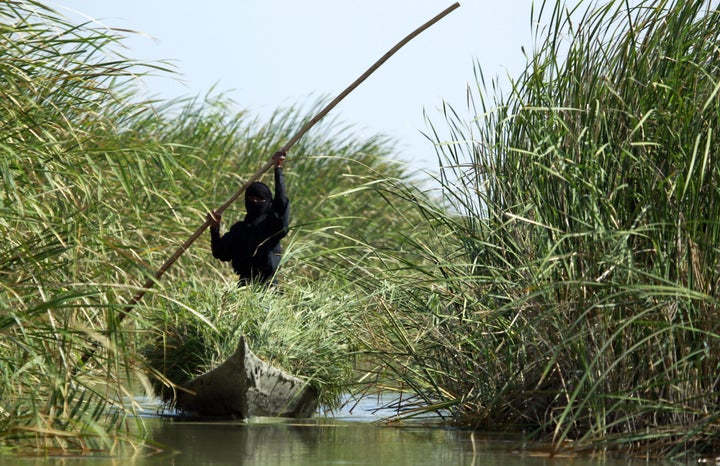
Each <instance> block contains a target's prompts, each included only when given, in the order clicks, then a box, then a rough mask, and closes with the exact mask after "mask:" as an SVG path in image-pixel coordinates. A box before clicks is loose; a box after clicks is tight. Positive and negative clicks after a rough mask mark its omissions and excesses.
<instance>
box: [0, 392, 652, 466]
mask: <svg viewBox="0 0 720 466" xmlns="http://www.w3.org/2000/svg"><path fill="white" fill-rule="evenodd" d="M376 406H377V405H375V407H376ZM355 408H356V410H355V411H354V412H348V411H345V412H338V413H335V416H333V417H324V416H317V417H315V418H313V419H306V420H290V419H271V418H253V419H251V420H249V421H248V422H241V421H232V422H188V421H179V420H177V419H168V418H161V417H158V416H155V415H150V416H147V417H145V419H144V420H145V423H146V425H147V427H148V430H149V432H150V442H151V443H153V444H155V445H156V446H157V452H158V453H157V454H155V455H151V456H145V455H139V456H133V457H129V456H125V457H123V458H98V457H94V458H87V457H86V458H43V459H28V458H25V459H19V458H10V457H2V456H0V465H3V464H13V465H37V466H41V465H42V466H49V465H62V466H75V465H78V466H79V465H84V466H105V465H113V466H114V465H123V466H125V465H135V466H156V465H173V466H181V465H193V466H198V465H257V466H283V465H293V466H306V465H307V466H309V465H312V466H321V465H360V466H361V465H374V466H376V465H393V466H402V465H414V466H415V465H418V466H422V465H432V466H437V465H463V466H481V465H482V466H494V465H510V466H513V465H533V466H540V465H548V466H550V465H552V466H564V465H570V464H572V465H573V466H588V465H603V466H616V465H630V464H641V462H639V461H638V462H630V461H617V460H609V459H582V458H554V459H550V458H547V457H542V456H533V455H531V454H528V453H527V452H526V451H521V450H520V447H521V446H522V445H521V444H520V443H519V441H518V440H517V439H513V438H510V437H495V436H488V435H480V434H477V433H476V434H471V433H470V432H467V431H461V430H451V429H441V428H437V427H430V426H420V425H416V426H406V427H387V426H384V425H381V424H376V423H373V422H371V421H372V420H374V419H377V418H379V417H380V416H386V415H388V413H387V412H375V411H372V410H370V409H366V408H364V407H363V406H356V407H355ZM148 414H149V413H148ZM642 464H644V465H646V466H647V465H648V464H649V463H647V462H642Z"/></svg>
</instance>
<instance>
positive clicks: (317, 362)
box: [0, 1, 402, 452]
mask: <svg viewBox="0 0 720 466" xmlns="http://www.w3.org/2000/svg"><path fill="white" fill-rule="evenodd" d="M0 18H2V21H1V22H2V23H3V26H2V28H1V29H0V92H2V99H0V125H2V136H0V152H1V153H0V232H1V233H2V235H3V237H4V238H5V241H4V242H3V243H2V245H0V274H1V275H2V283H1V284H0V306H2V309H3V310H4V311H3V313H2V316H0V332H1V333H2V338H0V361H2V364H0V399H1V400H2V402H1V403H0V443H2V444H3V445H8V446H20V447H22V446H28V447H30V448H60V449H63V450H80V451H86V452H87V451H90V450H104V451H105V450H111V449H113V448H115V447H117V446H118V444H120V443H123V442H124V441H129V442H137V441H138V440H139V438H136V439H134V440H133V439H132V435H131V432H135V434H133V435H139V436H142V425H141V424H142V421H141V418H140V417H138V416H135V414H136V410H137V405H136V403H135V400H134V397H135V396H136V395H138V394H142V393H143V390H144V389H145V387H146V386H147V385H149V384H146V383H144V382H145V381H147V378H148V376H150V377H151V378H152V377H155V376H162V375H163V374H158V373H153V372H152V371H150V370H149V367H148V366H147V365H146V364H145V359H144V358H143V354H148V353H149V352H150V350H151V349H152V350H156V351H159V352H161V353H162V354H167V352H168V351H171V350H173V349H174V348H173V346H172V345H169V344H165V345H164V346H160V347H157V348H149V347H148V342H149V341H159V340H152V338H154V337H157V338H158V339H160V340H163V341H164V342H165V343H167V342H170V341H173V342H178V341H179V339H180V336H187V335H188V334H191V335H192V336H193V337H194V339H193V340H191V341H186V342H184V343H183V345H184V346H182V347H180V349H183V350H185V353H181V354H176V355H175V357H176V358H178V359H180V358H184V357H193V358H195V367H194V369H193V370H195V371H196V370H197V369H198V368H200V367H205V368H207V367H209V366H211V365H212V364H214V363H215V362H217V361H218V360H220V359H222V358H223V357H224V356H228V355H229V353H226V354H224V353H225V352H226V351H229V349H230V348H233V349H234V345H235V344H236V343H237V334H238V332H248V334H250V335H252V337H253V338H256V341H257V343H253V342H252V340H251V344H253V350H254V351H255V352H256V353H257V354H258V355H260V356H263V357H266V358H268V359H269V360H271V361H273V362H275V363H277V364H278V365H279V366H282V367H283V368H285V369H286V370H288V371H290V372H295V373H297V374H299V375H301V376H305V377H308V378H310V379H312V383H314V384H315V385H316V387H318V388H319V389H320V390H321V393H322V397H323V401H324V402H325V403H326V405H327V406H330V407H331V406H334V404H336V403H337V399H338V396H339V394H340V393H341V392H342V391H344V386H345V384H347V383H350V374H349V370H350V368H351V367H352V361H353V358H354V355H353V350H352V347H351V346H350V345H349V343H348V342H347V341H345V339H344V338H345V337H344V334H345V332H346V331H347V327H346V326H345V325H343V324H342V322H343V320H344V316H345V315H346V310H347V311H350V310H352V309H353V308H352V307H350V306H348V307H343V306H342V305H340V304H336V303H337V300H338V299H339V298H338V297H337V289H338V288H337V287H336V286H334V285H331V284H330V282H327V281H324V282H322V283H321V284H320V285H318V288H315V286H314V285H313V286H311V285H310V283H311V282H309V281H307V277H317V276H318V275H319V274H318V271H319V270H321V269H322V268H323V267H329V265H327V264H330V263H331V262H332V258H330V256H327V255H323V254H319V253H316V252H314V251H315V250H316V248H315V246H314V245H315V243H318V244H320V243H322V245H323V246H322V247H321V248H320V249H321V250H322V251H332V250H335V249H338V248H340V246H339V245H340V244H341V243H342V241H344V240H343V239H342V238H343V237H342V235H339V234H337V233H338V232H341V231H343V230H344V229H346V228H350V227H351V228H353V230H354V231H356V232H358V233H361V234H367V235H369V236H372V235H375V234H377V229H376V230H371V229H370V226H366V225H365V224H364V222H362V221H361V220H359V219H358V218H357V217H358V210H357V209H356V210H355V211H351V210H349V209H347V213H342V214H339V212H341V210H340V209H346V208H347V207H348V206H349V205H352V203H351V201H350V199H349V198H347V197H343V196H341V195H339V194H340V193H343V192H345V191H347V190H349V189H352V187H353V186H355V185H357V184H359V183H360V182H359V181H358V180H361V179H363V178H364V177H367V176H369V174H371V173H375V172H376V171H384V172H386V173H388V174H389V175H390V176H402V170H401V169H400V168H399V167H397V166H394V165H391V164H389V163H388V162H386V161H385V160H384V159H385V157H386V156H387V155H388V154H389V149H388V147H387V141H386V140H384V139H382V138H375V139H368V140H365V141H358V140H356V139H355V138H353V137H352V134H351V132H350V130H349V129H348V128H344V129H341V128H337V125H334V124H331V123H326V124H325V125H320V126H318V127H317V128H315V129H314V130H313V131H312V132H311V133H310V134H308V135H306V137H305V138H304V139H303V141H301V142H300V143H299V144H297V145H296V147H295V148H293V151H292V153H291V154H290V157H289V159H288V161H287V163H286V165H287V169H286V176H287V179H288V190H289V192H290V195H291V197H292V198H293V204H292V212H293V220H292V222H293V223H292V226H293V228H292V233H291V235H290V236H289V237H288V238H287V242H286V245H287V253H286V264H285V265H284V270H287V274H286V275H283V276H282V277H280V280H281V282H282V283H283V290H284V294H283V295H282V296H274V295H273V296H269V297H263V298H261V297H257V296H252V295H250V296H242V295H240V294H238V293H230V292H229V291H228V290H218V287H217V285H216V283H217V282H218V281H220V282H221V283H226V282H228V281H232V280H233V277H232V272H231V270H230V269H229V267H228V266H227V265H226V264H221V263H219V262H217V261H214V260H212V259H211V255H210V252H209V248H208V239H207V238H201V239H200V240H199V241H198V242H197V244H195V245H194V246H193V247H192V248H190V249H189V250H188V251H187V252H186V253H185V254H184V255H183V256H182V257H181V258H180V259H179V260H178V261H177V262H176V263H175V265H174V266H173V267H172V268H171V269H170V270H169V271H168V272H167V273H166V274H165V275H164V277H163V278H162V280H161V281H159V282H158V283H157V284H156V285H155V286H154V287H153V290H152V291H151V293H149V294H148V295H147V296H146V297H145V298H144V300H143V301H141V302H140V303H138V304H137V305H135V306H133V307H131V308H129V309H126V307H125V303H127V302H128V301H130V298H131V297H132V296H133V295H134V294H135V293H136V292H137V291H138V287H139V286H140V284H141V283H144V282H145V281H146V280H147V279H148V278H149V277H151V276H152V275H153V274H154V272H155V270H156V269H158V268H159V266H160V265H161V264H162V263H163V262H164V261H165V260H166V259H167V258H168V257H169V256H170V254H171V253H172V252H173V251H174V250H175V249H176V248H177V247H178V245H179V244H180V243H181V242H182V241H183V240H185V239H186V238H188V237H190V236H191V234H192V232H194V231H195V229H196V228H197V226H199V225H201V224H202V223H203V222H204V220H205V215H206V213H207V212H208V211H210V210H211V209H212V208H213V207H215V206H217V205H220V204H222V203H223V202H224V201H225V200H226V199H227V198H228V197H229V196H230V195H231V194H232V193H234V192H235V191H236V190H237V188H239V187H240V186H241V185H242V184H243V180H244V179H246V178H247V177H248V176H250V175H251V174H253V173H254V172H255V171H256V170H257V168H258V167H259V166H261V165H262V163H263V162H264V161H265V160H267V159H268V158H269V157H270V156H271V155H272V153H273V152H274V150H275V149H276V147H277V146H279V145H280V144H282V143H283V141H284V140H285V139H286V138H287V137H288V135H289V134H291V133H292V132H293V130H294V129H295V128H297V127H298V126H300V122H302V121H305V120H306V118H309V117H308V116H306V112H313V111H314V110H315V109H314V108H313V107H311V108H308V109H302V108H291V109H287V110H282V111H278V112H277V114H276V115H274V116H273V117H272V118H271V119H270V120H269V121H267V122H261V121H258V120H252V119H250V118H248V116H247V114H245V113H244V112H241V111H238V110H236V105H235V103H234V102H232V101H231V100H229V99H228V98H226V97H225V96H223V95H219V96H208V97H207V98H206V99H204V100H200V99H179V100H177V101H171V102H145V101H141V102H138V99H137V95H136V94H135V87H134V79H136V78H137V77H138V76H142V75H143V74H144V73H150V72H160V73H164V72H167V71H168V70H167V69H165V68H164V67H163V66H162V65H160V64H151V65H141V64H138V63H134V62H132V61H130V60H127V59H125V58H124V57H122V56H118V55H115V54H114V53H113V51H112V49H113V48H114V47H115V46H116V45H117V43H118V42H119V41H120V40H121V38H120V37H119V36H116V35H114V33H113V32H112V31H108V30H100V31H98V30H94V29H92V28H91V27H90V26H88V25H79V26H78V25H75V24H71V23H69V22H68V21H67V20H65V19H64V18H62V17H60V16H59V15H57V14H56V13H55V12H53V11H52V10H50V9H48V8H47V7H45V6H44V5H43V4H41V3H37V2H30V1H27V2H25V1H23V2H0ZM310 116H312V115H310ZM335 128H337V129H335ZM330 134H333V136H332V137H331V136H330ZM360 198H361V197H360ZM365 201H366V202H365V203H364V204H363V205H362V209H363V210H362V212H363V214H372V213H373V212H375V211H379V210H381V209H382V208H383V203H382V200H381V199H366V200H365ZM242 215H244V214H243V213H242V212H241V207H238V208H233V209H229V210H228V211H226V213H225V225H229V224H231V223H232V222H233V221H234V219H233V217H241V216H242ZM328 219H331V220H328ZM308 254H310V255H313V254H314V257H315V258H314V259H313V260H312V261H308V260H306V259H305V256H306V255H308ZM323 284H324V285H323ZM245 305H248V306H249V307H248V309H249V310H250V311H251V312H249V313H246V312H245V309H244V307H245ZM268 308H270V311H268V310H267V309H268ZM241 310H242V311H243V312H240V311H241ZM174 311H178V312H177V314H174V313H173V312H174ZM191 311H192V312H191ZM123 313H129V314H128V317H127V318H125V319H124V321H123V322H122V325H119V321H120V320H121V319H120V316H121V315H122V314H123ZM201 316H205V317H204V318H203V319H201ZM239 317H242V318H243V319H246V320H237V319H238V318H239ZM281 324H282V326H281ZM218 329H224V330H227V333H219V332H218ZM273 348H275V349H273ZM161 372H162V371H161ZM164 375H167V376H172V375H173V373H172V372H171V373H170V374H164ZM186 375H189V374H187V371H186ZM128 416H130V418H128ZM129 420H133V422H128V421H129ZM133 424H137V428H132V429H130V428H129V426H131V425H133Z"/></svg>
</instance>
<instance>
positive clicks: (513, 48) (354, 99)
mask: <svg viewBox="0 0 720 466" xmlns="http://www.w3.org/2000/svg"><path fill="white" fill-rule="evenodd" d="M452 3H454V1H452V0H448V1H444V0H407V1H404V0H403V1H400V0H363V1H341V0H206V1H205V2H199V1H197V0H122V1H97V0H52V3H50V4H51V5H52V6H54V7H56V8H57V9H58V10H59V11H60V12H61V13H63V14H64V15H66V16H68V17H69V18H71V19H77V20H78V21H82V20H87V19H88V18H90V19H95V20H98V21H99V22H100V23H102V24H103V25H105V26H108V27H120V28H127V29H132V30H136V31H140V32H142V33H144V34H146V36H142V35H140V36H135V37H131V38H130V39H129V40H128V41H126V42H125V43H126V45H127V46H128V49H127V50H125V51H124V53H125V54H126V55H127V56H128V58H133V59H142V60H161V59H163V60H173V61H174V63H175V65H176V66H177V70H178V72H179V73H180V74H181V77H182V79H183V81H184V82H182V83H178V82H175V81H174V80H173V79H170V78H163V79H161V80H157V79H153V80H147V81H146V82H145V87H146V89H147V92H148V94H150V95H154V96H160V97H166V98H174V97H178V96H195V95H198V94H204V93H206V92H207V91H208V90H209V89H210V88H211V87H212V86H213V85H215V84H216V85H217V86H216V88H217V89H218V90H220V91H230V92H229V95H230V96H231V97H232V98H233V99H234V100H235V101H236V102H237V103H238V105H239V107H241V108H243V109H247V110H250V111H251V112H253V113H255V114H257V115H259V116H261V117H263V116H266V115H269V114H271V113H272V111H273V110H275V109H276V108H278V107H286V106H290V105H302V104H303V103H308V102H314V101H315V100H316V98H318V97H320V96H327V97H329V98H332V97H335V95H337V94H338V93H339V92H340V91H342V90H343V89H344V88H345V87H347V86H348V85H349V84H350V83H351V82H352V81H354V80H355V79H356V78H357V77H358V76H359V75H360V74H361V73H362V72H364V71H365V70H366V69H367V68H368V67H369V66H370V65H371V64H372V63H374V62H375V61H376V60H377V59H378V58H380V57H381V56H382V55H383V54H384V53H385V52H387V51H388V50H389V49H390V48H391V47H392V46H393V45H395V44H396V43H397V42H398V41H399V40H400V39H402V38H403V37H405V35H407V34H408V33H410V32H411V31H412V30H414V29H415V28H416V27H418V26H420V25H421V24H422V23H424V22H425V21H427V20H429V19H430V18H432V17H433V16H435V15H436V14H438V13H439V12H441V11H442V10H444V9H445V8H447V7H448V6H450V5H451V4H452ZM460 4H461V6H460V8H458V9H456V10H455V11H454V12H452V13H450V15H449V16H447V17H445V18H444V19H443V20H441V21H440V22H439V23H437V24H435V25H434V26H433V27H432V28H430V29H428V30H427V31H425V32H423V33H422V34H421V35H420V36H419V37H417V38H416V39H414V40H413V41H411V42H410V43H409V44H407V45H406V46H405V47H404V48H403V49H402V50H400V51H399V52H398V53H397V54H396V55H394V56H393V57H392V58H391V59H390V60H389V61H388V62H386V63H385V64H384V65H383V66H382V67H381V68H380V69H379V70H378V71H376V72H375V73H374V74H373V75H372V76H371V77H370V78H368V80H367V81H365V82H364V83H363V84H362V85H361V86H360V87H359V88H358V89H356V90H355V91H354V92H353V93H352V94H351V95H349V96H348V97H347V98H346V99H345V100H344V101H343V102H342V103H341V104H340V105H339V106H338V107H336V108H335V109H334V110H333V111H332V113H331V114H330V115H329V116H328V117H329V118H333V117H336V118H338V119H339V120H340V121H342V122H344V123H348V124H352V125H353V127H354V128H355V129H356V133H357V134H358V135H370V134H376V133H382V134H386V135H388V136H390V137H391V138H393V139H394V140H396V141H397V149H398V155H399V156H400V157H401V158H402V159H403V160H412V165H411V168H412V169H423V170H428V171H431V172H435V171H437V169H436V165H437V163H436V157H435V152H434V149H433V146H432V144H431V143H430V142H429V141H427V140H426V139H425V137H424V136H423V135H422V134H421V132H423V131H426V130H427V126H426V124H425V121H424V119H423V110H425V111H426V112H427V113H428V114H429V116H430V118H431V119H432V121H433V122H434V123H436V124H437V125H439V126H441V127H442V124H443V122H444V119H443V118H442V115H441V113H440V112H439V108H440V107H441V105H442V102H443V100H445V101H447V102H449V103H450V104H451V105H453V106H454V107H455V108H457V109H458V110H461V111H463V110H464V108H465V97H466V88H467V86H468V85H471V86H472V85H474V75H473V63H474V61H475V60H477V61H478V62H479V63H480V65H481V66H482V69H483V72H484V73H485V76H486V78H488V79H490V78H493V77H495V76H500V77H501V79H502V80H503V82H504V81H505V80H506V78H505V75H507V74H508V73H510V74H511V75H513V76H515V75H517V74H518V73H519V72H520V71H521V70H522V69H523V68H524V64H525V57H524V55H523V53H522V51H521V46H525V47H526V49H532V41H531V30H532V28H531V24H530V11H531V5H532V1H531V0H506V1H498V0H464V1H461V2H460ZM80 13H82V14H83V15H84V16H83V15H80ZM280 142H282V141H280Z"/></svg>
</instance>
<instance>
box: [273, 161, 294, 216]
mask: <svg viewBox="0 0 720 466" xmlns="http://www.w3.org/2000/svg"><path fill="white" fill-rule="evenodd" d="M286 156H287V154H286V153H285V152H281V151H279V152H276V153H275V155H273V161H274V162H275V196H273V204H274V206H273V207H275V209H277V210H285V209H287V206H288V204H289V202H290V200H289V199H288V197H287V192H286V191H285V175H284V173H283V169H282V165H283V162H284V161H285V157H286Z"/></svg>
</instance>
